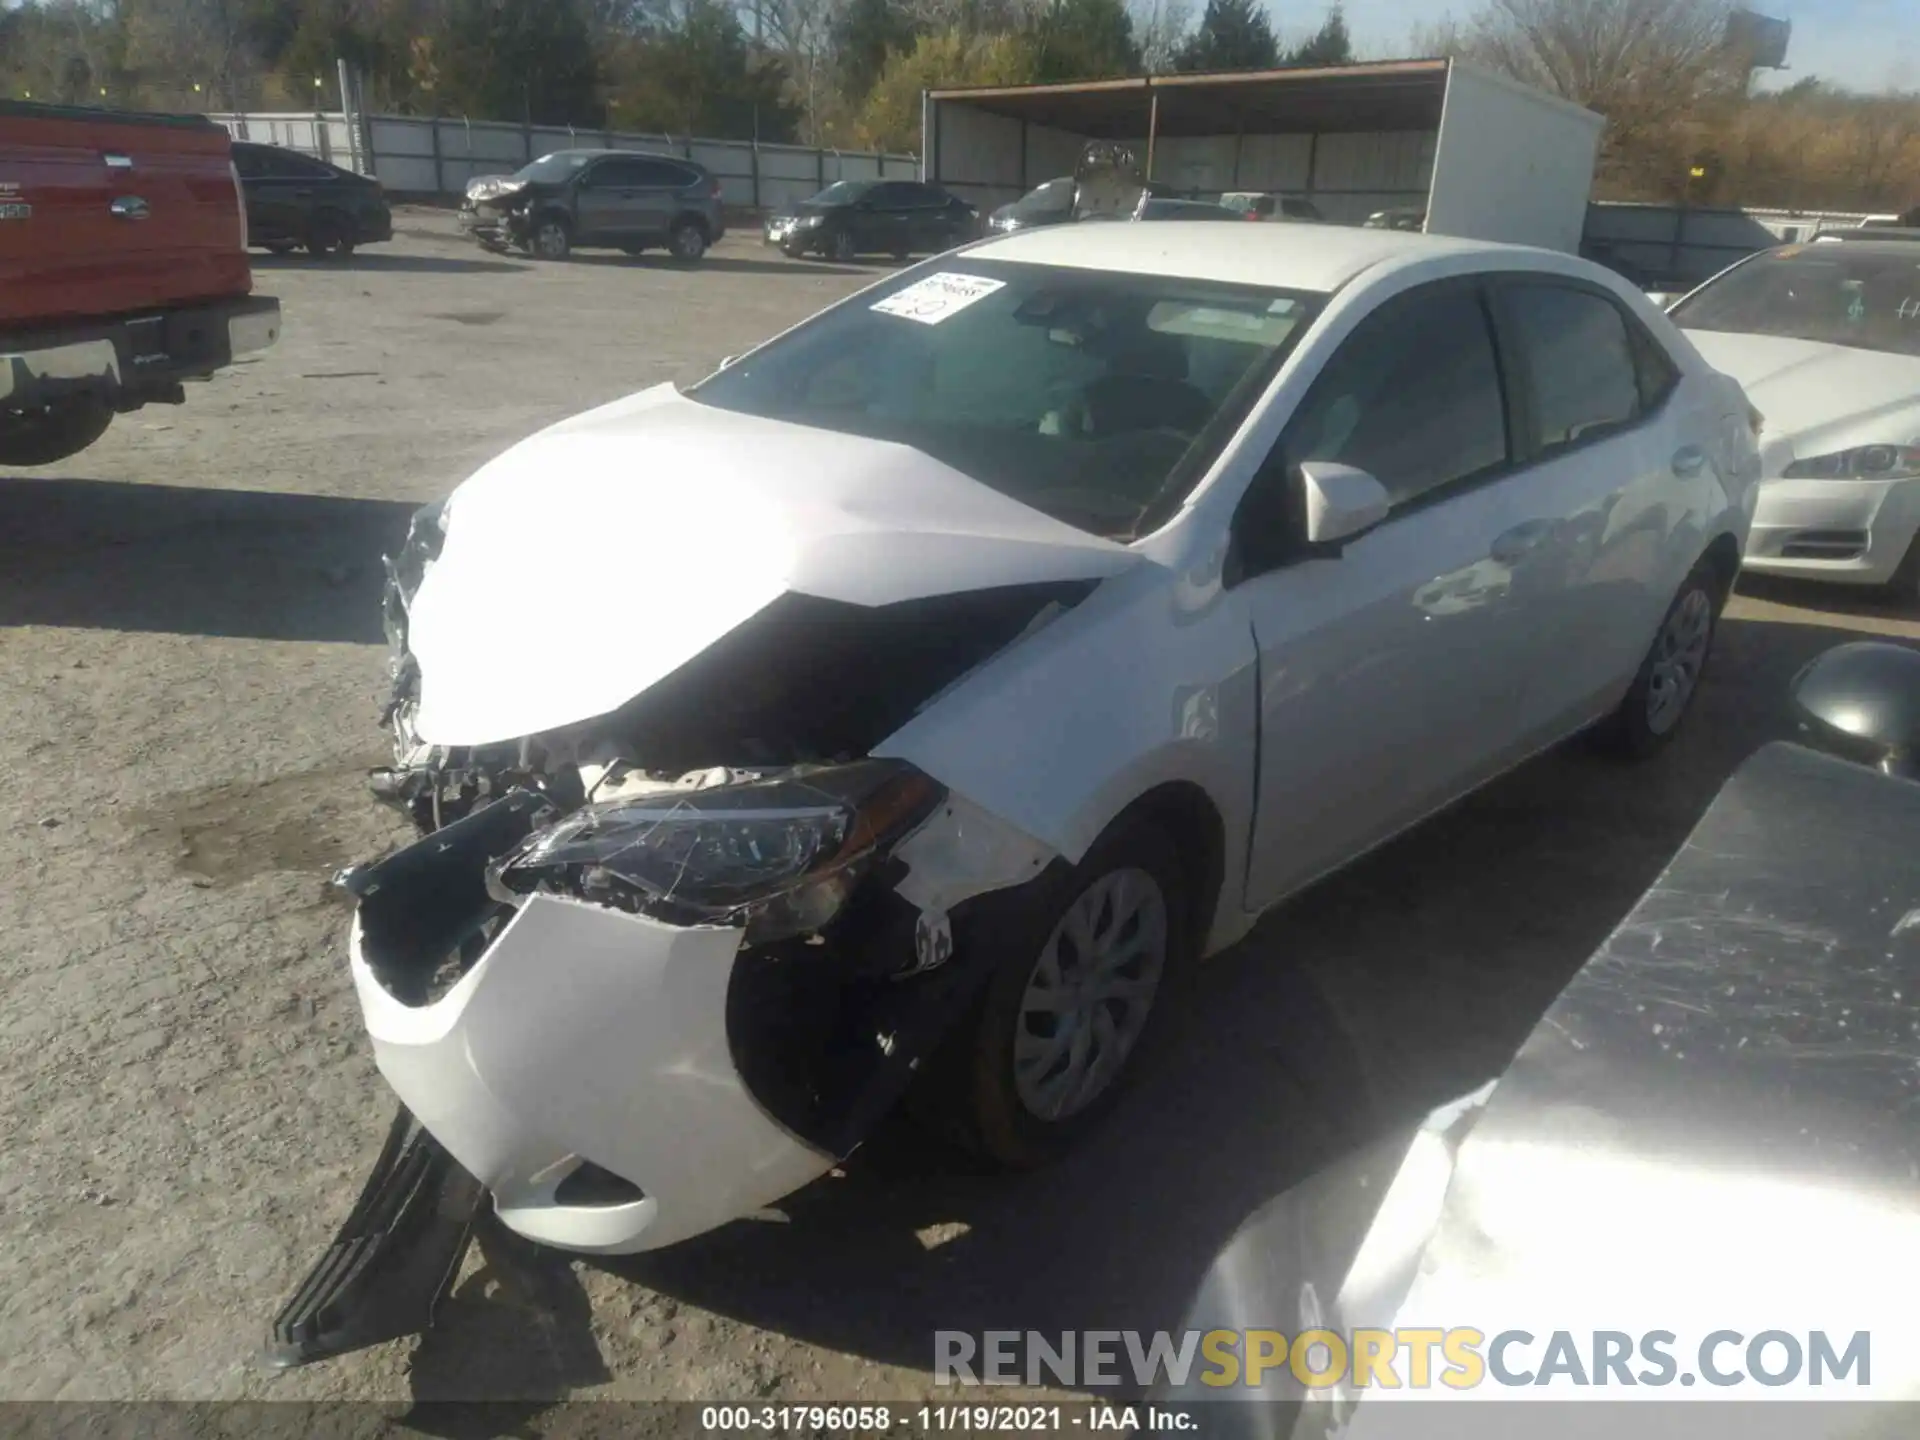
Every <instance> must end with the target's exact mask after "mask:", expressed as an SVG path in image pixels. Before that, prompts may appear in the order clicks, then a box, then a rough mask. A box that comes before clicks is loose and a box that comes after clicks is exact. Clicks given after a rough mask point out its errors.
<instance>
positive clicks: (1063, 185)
mask: <svg viewBox="0 0 1920 1440" xmlns="http://www.w3.org/2000/svg"><path fill="white" fill-rule="evenodd" d="M1072 208H1073V181H1071V180H1049V181H1047V183H1046V184H1044V185H1041V186H1038V187H1036V188H1035V189H1032V190H1029V191H1028V192H1027V193H1026V194H1025V195H1023V196H1021V197H1020V198H1019V199H1018V200H1016V201H1014V203H1013V211H1014V213H1015V214H1016V215H1057V214H1059V213H1060V212H1061V211H1063V210H1071V209H1072Z"/></svg>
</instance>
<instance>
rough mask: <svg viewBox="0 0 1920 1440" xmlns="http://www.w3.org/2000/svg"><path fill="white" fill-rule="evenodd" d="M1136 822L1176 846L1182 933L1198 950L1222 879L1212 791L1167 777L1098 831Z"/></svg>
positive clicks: (1223, 852) (1220, 832)
mask: <svg viewBox="0 0 1920 1440" xmlns="http://www.w3.org/2000/svg"><path fill="white" fill-rule="evenodd" d="M1142 822H1144V823H1148V824H1152V825H1156V826H1158V827H1160V828H1161V829H1163V830H1165V831H1166V832H1167V833H1168V834H1169V835H1170V836H1171V837H1172V839H1173V841H1174V846H1175V848H1176V849H1178V850H1179V852H1180V856H1181V862H1182V867H1183V869H1184V870H1185V874H1186V880H1187V885H1188V892H1189V893H1188V896H1187V909H1188V913H1187V916H1186V922H1187V925H1188V933H1189V935H1190V936H1191V937H1192V942H1193V947H1194V953H1195V954H1199V953H1202V952H1204V950H1205V949H1206V943H1207V937H1208V936H1209V935H1210V934H1211V933H1212V931H1213V925H1214V920H1215V918H1216V916H1217V914H1218V911H1219V907H1220V896H1221V892H1222V890H1223V888H1224V882H1225V879H1226V858H1227V832H1226V824H1225V822H1224V821H1223V820H1222V819H1221V816H1220V811H1219V809H1218V807H1216V806H1215V805H1214V803H1213V797H1212V796H1210V795H1209V794H1207V792H1206V791H1205V790H1204V789H1202V788H1201V787H1200V786H1199V785H1197V784H1195V783H1194V782H1193V781H1191V780H1169V781H1167V782H1165V783H1163V784H1160V785H1156V786H1154V787H1153V788H1152V789H1151V790H1148V791H1147V792H1146V793H1145V794H1143V795H1141V796H1140V797H1139V799H1137V800H1135V801H1133V802H1132V803H1131V804H1129V805H1128V806H1127V807H1126V808H1125V809H1123V810H1122V811H1121V812H1120V813H1119V814H1118V815H1116V816H1115V817H1114V818H1113V820H1112V821H1111V822H1110V823H1109V824H1108V825H1107V827H1106V829H1105V830H1103V831H1102V832H1101V833H1102V834H1103V835H1105V834H1109V833H1111V832H1112V831H1114V830H1116V829H1118V828H1119V827H1121V826H1123V825H1128V824H1135V823H1142ZM1096 843H1098V842H1096Z"/></svg>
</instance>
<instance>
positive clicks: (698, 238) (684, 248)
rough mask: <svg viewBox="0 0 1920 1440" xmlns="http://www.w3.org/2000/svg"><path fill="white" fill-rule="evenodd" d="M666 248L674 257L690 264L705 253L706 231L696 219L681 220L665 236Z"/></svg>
mask: <svg viewBox="0 0 1920 1440" xmlns="http://www.w3.org/2000/svg"><path fill="white" fill-rule="evenodd" d="M667 249H668V250H669V251H670V252H672V255H673V258H674V259H676V260H680V261H685V262H686V263H688V264H691V263H693V262H694V261H696V260H698V259H699V258H700V257H701V256H703V255H705V254H706V253H707V232H706V230H705V229H704V228H703V227H702V226H701V224H700V222H699V221H697V220H682V221H680V223H679V224H677V225H675V226H674V227H673V230H672V232H671V233H670V234H669V235H668V236H667Z"/></svg>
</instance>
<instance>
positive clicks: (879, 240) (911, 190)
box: [766, 180, 980, 260]
mask: <svg viewBox="0 0 1920 1440" xmlns="http://www.w3.org/2000/svg"><path fill="white" fill-rule="evenodd" d="M979 228H980V212H979V211H977V210H975V209H974V208H973V207H972V206H971V205H969V204H967V202H966V201H964V200H962V199H960V198H958V197H957V196H954V195H949V194H948V193H947V192H946V191H945V190H942V189H941V188H940V187H939V186H938V185H923V184H921V183H920V182H919V181H917V180H839V181H836V182H835V183H834V184H832V185H829V186H828V187H827V188H826V189H824V190H822V191H821V192H820V193H819V194H818V195H815V196H814V197H813V198H812V199H810V200H802V201H801V202H800V203H799V204H798V205H796V206H795V207H794V208H793V209H792V210H791V211H787V212H784V213H782V214H779V215H775V216H774V217H773V218H772V219H770V220H768V221H767V228H766V242H767V244H769V245H778V246H779V247H780V248H781V249H782V250H784V251H786V252H787V254H789V255H792V256H795V257H796V258H797V257H799V256H801V255H807V254H817V255H826V256H829V257H830V258H832V259H835V260H851V259H853V257H854V256H856V255H867V254H871V253H873V252H875V251H879V252H880V253H882V254H886V255H892V256H895V257H897V258H899V259H903V260H904V259H905V258H906V257H907V256H909V255H912V254H914V253H916V252H919V251H929V252H934V253H937V252H939V251H942V250H951V249H952V248H953V247H954V246H956V245H958V244H960V243H961V242H962V241H963V240H971V239H972V238H973V237H974V235H975V233H977V231H978V230H979Z"/></svg>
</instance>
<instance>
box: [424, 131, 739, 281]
mask: <svg viewBox="0 0 1920 1440" xmlns="http://www.w3.org/2000/svg"><path fill="white" fill-rule="evenodd" d="M460 227H461V228H462V229H463V230H465V231H466V232H467V233H468V234H470V235H472V236H473V237H474V239H476V240H478V241H479V242H480V243H481V244H482V245H483V246H485V247H487V248H488V249H490V250H504V249H506V248H507V247H508V246H510V245H517V246H519V247H520V248H521V249H523V250H526V251H528V252H529V253H531V254H533V255H537V256H539V257H540V258H541V259H542V260H564V259H566V258H567V256H568V255H569V254H570V253H571V252H572V251H573V249H574V247H575V246H577V245H603V246H606V247H608V248H610V249H614V250H624V251H626V252H627V253H628V254H629V255H638V254H639V253H640V252H641V251H642V250H645V249H647V248H649V247H650V246H664V247H665V248H666V249H667V251H668V252H669V253H671V254H672V255H673V257H674V258H675V259H676V260H698V259H699V258H700V257H701V256H702V255H704V254H706V253H707V247H708V246H709V245H711V244H713V242H714V241H716V240H718V239H719V238H720V237H721V236H722V235H724V234H726V231H727V224H726V219H725V217H724V216H723V215H722V214H721V207H720V182H719V181H718V180H717V179H715V178H714V176H713V174H712V172H711V171H709V170H707V169H706V168H705V167H704V166H701V165H696V164H695V163H694V162H693V161H691V160H682V159H681V158H680V157H679V156H677V155H648V154H646V153H644V152H641V151H634V150H556V151H554V152H553V154H551V155H542V156H541V157H540V158H539V159H538V160H535V161H534V162H533V163H532V164H531V165H526V166H522V167H521V168H520V169H518V170H516V171H514V173H513V174H511V175H487V176H482V177H480V178H478V179H475V180H472V181H469V182H468V184H467V196H466V199H465V200H464V201H462V202H461V205H460Z"/></svg>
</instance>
